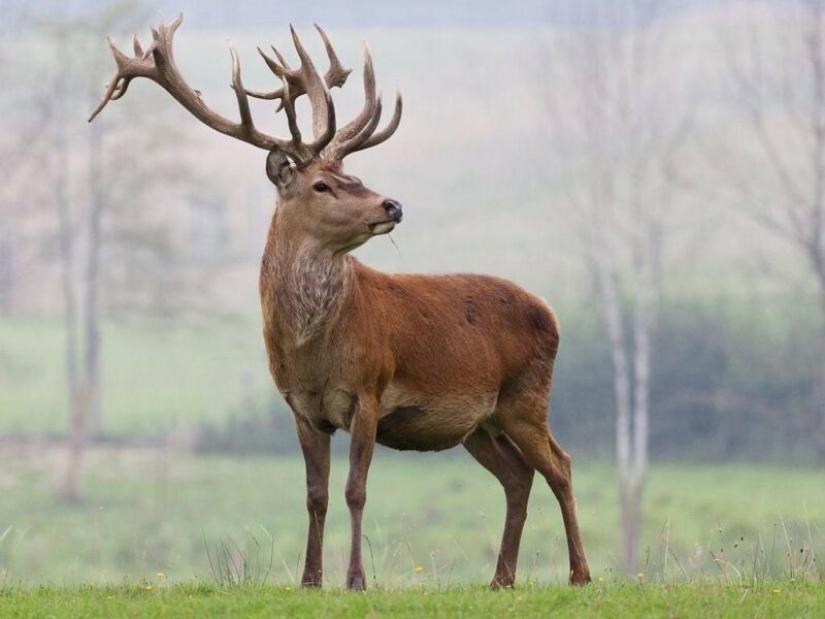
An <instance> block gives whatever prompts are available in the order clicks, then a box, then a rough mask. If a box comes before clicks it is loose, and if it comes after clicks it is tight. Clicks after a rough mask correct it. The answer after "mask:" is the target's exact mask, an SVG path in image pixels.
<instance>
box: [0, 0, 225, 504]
mask: <svg viewBox="0 0 825 619" xmlns="http://www.w3.org/2000/svg"><path fill="white" fill-rule="evenodd" d="M148 19H149V17H148V15H147V11H146V10H145V9H144V8H143V7H142V5H141V4H140V3H139V2H135V1H131V0H123V1H120V2H117V3H114V4H111V5H107V6H106V7H105V8H104V9H101V10H100V11H99V12H97V13H95V14H93V15H91V16H80V17H73V16H70V14H69V12H68V9H65V7H64V6H63V5H58V4H55V5H53V6H51V7H50V8H49V10H48V11H43V12H42V13H40V12H37V13H34V12H30V13H29V14H27V16H26V21H27V24H28V25H29V26H30V30H31V33H32V34H31V36H30V40H28V41H27V44H28V45H29V46H31V50H32V51H33V52H36V53H32V54H31V55H29V56H27V60H26V66H25V69H24V70H23V71H21V72H22V73H31V75H30V76H29V77H28V79H29V81H28V82H25V81H22V82H18V83H16V84H15V87H16V89H15V90H13V91H12V92H14V93H20V92H32V91H34V89H33V83H39V84H46V85H47V87H46V88H42V87H41V88H39V89H38V90H36V92H42V93H44V94H43V95H42V98H38V101H40V103H41V105H40V108H37V107H35V110H36V109H42V113H41V114H40V115H39V116H38V117H37V118H36V119H34V121H33V122H32V125H33V126H36V127H37V128H38V135H39V136H40V137H41V139H39V140H31V139H30V136H28V135H27V134H26V133H25V132H23V131H18V132H15V133H14V134H13V135H12V137H11V139H10V142H11V143H12V144H14V145H15V148H17V149H18V151H20V150H22V149H25V148H28V149H34V150H35V152H31V153H28V156H27V157H24V158H23V160H24V161H30V160H39V161H41V162H45V164H44V165H41V166H39V168H38V170H37V176H36V177H33V176H32V177H29V178H28V179H27V183H26V193H25V194H21V193H20V192H18V193H17V194H15V195H14V196H13V199H14V201H15V202H16V203H19V204H21V205H22V210H26V211H35V210H38V209H37V207H38V206H43V207H48V208H49V209H51V211H52V213H53V215H54V222H55V224H54V229H53V234H51V233H49V230H48V227H44V226H42V225H41V226H40V228H39V230H40V232H41V235H40V237H39V240H38V242H39V243H41V244H42V245H43V246H44V247H45V248H48V247H49V246H50V245H51V244H52V242H53V241H56V243H55V245H56V248H57V249H56V252H52V251H50V250H48V249H46V250H45V251H44V252H43V254H44V256H46V257H48V256H53V257H54V258H55V260H56V263H57V264H58V265H59V272H60V281H61V296H62V303H61V305H62V311H63V322H64V326H65V338H66V344H65V349H66V382H67V391H68V396H69V397H68V401H69V417H70V436H71V439H70V455H69V461H68V464H67V469H66V479H65V484H64V488H63V494H64V495H65V497H66V498H67V499H70V500H77V499H79V498H80V495H81V492H80V472H81V465H82V459H83V453H84V449H85V445H86V443H87V441H88V439H89V437H90V436H100V435H102V433H103V431H104V417H103V405H102V392H101V387H102V371H103V360H102V357H101V350H102V348H101V341H102V328H101V323H102V316H103V307H102V305H103V296H104V293H106V295H107V296H114V297H118V296H120V295H119V294H118V291H117V288H118V285H120V286H123V287H126V288H128V289H129V290H130V293H129V298H130V301H131V303H130V309H131V310H132V311H139V310H140V309H141V300H143V306H142V309H143V310H150V309H151V310H154V309H156V308H155V307H154V306H155V304H154V303H153V301H155V300H156V299H158V298H163V299H164V300H165V303H161V304H160V305H161V306H163V308H164V310H165V311H170V308H172V309H179V308H180V307H181V306H179V305H177V306H176V305H175V302H174V301H173V299H175V298H176V294H175V291H174V290H173V289H172V288H173V286H174V285H175V284H177V283H178V282H180V281H181V280H182V279H183V277H180V278H177V279H176V278H175V277H173V276H170V275H169V274H168V273H166V271H173V270H174V269H175V268H176V267H177V266H180V265H179V263H176V262H175V259H174V255H175V252H176V251H181V252H182V251H184V249H183V248H177V247H176V246H175V244H174V242H173V241H172V239H171V235H170V231H169V230H164V228H163V226H162V223H161V222H160V221H158V219H157V217H152V216H151V215H147V213H152V212H153V209H151V208H148V207H149V206H150V205H151V204H156V203H157V201H156V200H155V198H156V196H154V195H153V194H152V189H151V188H152V186H153V183H151V182H150V180H152V179H158V178H159V177H162V178H163V179H164V180H163V184H164V186H165V187H166V188H167V193H168V192H169V190H170V188H172V190H175V189H177V190H178V191H180V192H181V193H185V191H184V190H185V188H187V187H194V186H195V184H196V178H195V175H194V174H193V173H192V172H191V171H190V170H191V169H193V168H189V167H187V166H186V164H185V154H184V146H185V143H186V140H185V139H182V137H181V135H180V133H179V132H178V131H177V130H176V129H175V128H174V127H169V126H168V125H167V126H165V125H163V124H162V122H161V121H157V120H155V119H152V118H149V114H148V113H146V111H144V113H143V115H142V117H141V122H140V123H135V122H134V115H131V116H130V115H129V114H127V115H122V116H120V117H119V119H112V120H109V119H98V121H97V122H96V123H94V124H92V125H91V126H89V125H87V124H86V122H85V119H86V118H87V117H88V114H89V112H90V111H91V110H92V109H93V108H94V105H95V103H96V102H97V100H98V99H99V97H100V93H101V92H102V88H103V84H104V82H105V78H104V77H103V76H107V75H109V74H110V73H111V70H112V67H111V58H110V56H109V54H108V53H107V52H106V50H105V36H106V34H108V33H118V32H122V31H123V30H124V27H126V26H131V25H133V24H136V23H140V24H141V25H143V24H145V23H146V22H147V21H148ZM138 114H139V112H138ZM30 116H31V114H30ZM143 117H146V118H145V122H144V120H143ZM136 125H139V127H138V126H136ZM159 143H162V144H163V148H157V145H158V144H159ZM145 153H152V156H151V157H146V156H141V155H143V154H145ZM29 187H31V189H29ZM43 187H49V188H50V190H49V191H47V192H46V191H43V189H42V188H43ZM203 190H204V191H206V185H203ZM193 192H194V193H195V194H197V192H196V191H194V190H193ZM167 200H168V202H167V204H164V207H165V209H164V210H166V209H168V208H169V207H170V206H171V203H172V202H174V200H169V199H168V198H167ZM178 202H179V207H180V209H181V210H182V209H184V208H185V206H186V200H185V199H183V197H179V199H178ZM155 214H157V211H156V210H155ZM124 231H128V233H124ZM43 233H46V234H43ZM0 240H2V239H0ZM81 252H82V253H81ZM147 253H149V254H152V255H153V256H155V257H156V258H155V259H154V260H153V261H152V264H153V268H141V269H137V270H135V271H133V272H131V273H130V274H129V277H128V278H127V279H121V278H119V274H120V273H122V272H123V271H124V269H123V268H122V266H121V265H122V263H129V261H130V260H132V256H133V255H135V254H140V255H145V254H147ZM1 256H2V254H0V257H1ZM208 266H209V272H210V273H212V274H214V273H215V271H216V265H214V264H210V265H208ZM159 274H162V276H160V275H159ZM107 286H108V288H107ZM157 286H161V288H162V289H161V290H160V291H153V289H154V288H155V287H157ZM140 290H143V291H152V292H149V293H148V294H143V295H140V294H139V293H135V291H140ZM166 293H168V294H166Z"/></svg>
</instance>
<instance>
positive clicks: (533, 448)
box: [498, 396, 590, 585]
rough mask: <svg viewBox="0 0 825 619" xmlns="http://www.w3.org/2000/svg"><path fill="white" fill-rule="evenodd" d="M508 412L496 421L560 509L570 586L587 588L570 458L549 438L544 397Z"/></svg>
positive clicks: (523, 402) (587, 569)
mask: <svg viewBox="0 0 825 619" xmlns="http://www.w3.org/2000/svg"><path fill="white" fill-rule="evenodd" d="M508 408H509V410H500V411H499V415H498V421H499V423H500V424H501V427H502V429H503V430H504V432H506V433H507V435H508V436H509V437H510V439H511V440H512V441H513V443H515V445H516V446H517V447H518V448H519V450H521V453H522V455H523V456H524V458H525V460H527V462H528V464H529V465H530V466H532V467H533V468H535V469H536V470H537V471H538V472H539V473H540V474H541V475H542V476H543V477H544V478H545V479H546V480H547V483H548V485H549V486H550V489H551V490H552V491H553V494H554V495H556V499H557V500H558V502H559V506H560V507H561V516H562V520H563V521H564V531H565V535H566V537H567V551H568V554H569V558H570V584H573V585H583V584H587V583H589V582H590V567H589V566H588V564H587V557H586V556H585V553H584V544H583V543H582V539H581V533H580V531H579V521H578V518H577V517H576V500H575V498H574V497H573V481H572V475H571V467H570V456H569V455H567V453H566V452H565V451H564V450H563V449H562V448H561V447H560V446H559V444H558V443H557V442H556V441H555V439H554V438H553V437H552V436H551V435H550V428H549V426H548V424H547V413H546V411H547V397H540V398H538V397H537V398H529V396H528V398H527V399H522V400H520V401H518V402H512V403H510V406H509V407H508ZM525 409H526V410H525Z"/></svg>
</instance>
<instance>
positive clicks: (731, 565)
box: [0, 445, 825, 588]
mask: <svg viewBox="0 0 825 619" xmlns="http://www.w3.org/2000/svg"><path fill="white" fill-rule="evenodd" d="M2 449H3V452H4V462H5V466H4V467H3V470H2V471H0V487H2V489H3V501H2V503H0V577H2V582H3V583H5V584H6V585H13V584H17V583H22V584H23V585H25V586H33V585H41V584H47V585H56V586H62V585H78V584H84V583H94V584H96V585H109V584H113V583H114V584H116V583H120V582H121V581H122V580H123V578H129V579H130V580H131V581H133V582H140V581H142V580H145V581H147V582H152V583H157V582H158V576H157V575H158V574H162V580H163V582H164V583H180V582H189V581H191V580H192V579H193V578H197V579H199V581H200V582H210V581H212V582H214V581H216V580H217V581H221V580H223V581H224V582H226V581H229V580H232V578H229V577H228V576H227V574H226V572H227V570H226V569H216V567H215V564H216V558H217V557H222V558H223V559H227V558H228V559H230V560H231V561H232V562H234V564H236V565H240V564H241V563H243V562H244V560H245V561H246V568H245V570H237V571H238V572H240V574H235V576H234V579H235V580H241V581H244V580H246V581H247V582H267V583H271V584H281V585H290V586H295V584H296V580H298V579H299V578H300V570H301V558H302V552H303V546H304V536H305V531H306V515H305V508H304V477H303V475H304V473H303V464H302V462H301V461H300V459H299V458H289V457H283V458H246V459H230V458H223V457H221V458H218V457H198V456H194V455H191V454H188V453H177V452H169V451H157V450H148V449H147V450H131V451H127V452H123V451H115V450H105V449H98V450H95V451H93V452H92V453H90V455H89V458H88V460H87V463H86V467H85V481H84V486H83V490H84V493H85V496H86V497H87V499H86V501H84V502H83V503H81V504H66V503H64V502H63V501H61V499H60V498H59V496H58V489H59V487H60V483H61V481H62V475H63V467H64V464H65V456H66V454H65V451H63V450H61V449H57V448H46V447H44V446H37V445H30V446H27V447H20V446H16V447H15V446H12V445H3V447H2ZM346 472H347V465H346V462H345V461H344V460H338V459H336V460H335V461H334V462H333V470H332V479H331V499H330V512H329V515H328V520H327V523H328V525H327V537H326V542H327V543H326V555H325V562H326V574H325V576H326V581H327V583H328V584H329V585H330V586H338V585H340V583H342V582H343V574H344V571H345V564H346V556H347V552H348V545H349V520H348V514H347V510H346V505H345V503H344V499H343V488H344V482H345V478H346ZM575 484H576V495H577V498H578V504H579V515H580V519H581V523H582V530H583V535H584V540H585V544H586V546H587V551H588V555H589V557H590V561H591V566H592V569H593V575H594V578H595V579H596V580H597V582H601V583H617V582H624V581H625V580H626V576H625V575H622V574H621V573H620V572H619V570H618V568H617V561H616V559H615V554H616V549H617V548H618V537H617V535H618V523H617V520H618V518H617V508H616V504H617V498H616V490H615V481H614V473H613V470H612V467H611V466H609V465H606V464H593V463H587V462H582V463H579V464H577V465H576V466H575ZM823 487H825V472H823V471H821V470H805V469H791V468H780V467H770V466H754V465H737V466H733V465H731V466H721V467H720V466H699V465H690V466H687V465H686V466H679V465H667V466H664V465H658V466H654V467H653V468H652V470H651V474H650V478H649V482H648V485H647V489H646V494H645V506H644V529H643V536H642V547H643V551H642V553H641V554H642V557H643V559H642V564H641V565H640V566H639V575H633V576H632V577H631V579H632V580H633V581H634V582H635V581H637V580H639V581H643V582H645V583H648V582H659V583H669V584H675V583H682V582H695V581H697V580H701V579H705V578H706V579H711V580H713V581H721V582H727V583H737V584H739V583H745V584H759V583H761V582H768V581H771V580H775V579H783V578H797V579H813V580H820V581H821V580H822V578H823V568H822V565H821V563H820V560H821V559H820V558H821V557H823V556H825V533H823V525H824V524H825V493H823V492H822V488H823ZM503 511H504V500H503V496H502V492H501V489H500V487H499V486H498V484H497V482H495V481H494V479H493V478H492V477H491V476H490V475H489V474H488V473H487V472H486V471H484V470H483V469H482V468H481V467H479V466H478V465H476V464H475V463H474V462H473V461H472V460H471V459H470V458H469V456H466V455H463V454H461V453H460V452H453V454H452V455H451V454H450V453H449V452H448V453H447V454H429V455H417V456H416V455H404V454H399V453H396V452H390V451H386V450H380V451H379V452H378V453H377V454H376V458H375V463H374V465H373V468H372V471H371V474H370V481H369V498H368V501H367V510H366V513H365V521H364V533H365V535H366V537H367V539H368V544H366V545H365V568H366V570H367V574H368V577H369V579H370V582H371V585H373V586H376V585H377V586H380V587H384V588H398V587H409V586H417V585H428V586H440V587H448V586H453V585H459V584H460V585H463V584H479V583H486V582H487V581H488V580H489V578H490V577H491V575H492V573H493V567H494V564H495V558H496V553H497V548H498V543H499V538H500V533H501V528H502V526H503ZM210 560H211V563H212V565H211V566H210ZM566 575H567V557H566V548H565V543H564V537H563V532H562V526H561V518H560V516H559V513H558V508H557V505H556V503H555V499H554V498H553V496H552V494H551V492H550V491H549V489H548V488H547V487H546V485H545V484H544V483H543V482H540V481H536V483H535V485H534V490H533V495H532V497H531V502H530V515H529V518H528V521H527V525H526V528H525V534H524V540H523V543H522V553H521V558H520V565H519V580H520V582H535V583H541V584H556V583H563V582H565V580H566ZM598 579H601V581H599V580H598Z"/></svg>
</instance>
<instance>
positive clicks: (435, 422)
mask: <svg viewBox="0 0 825 619" xmlns="http://www.w3.org/2000/svg"><path fill="white" fill-rule="evenodd" d="M496 396H497V394H495V393H491V394H487V395H483V394H482V395H479V394H474V395H472V396H463V395H461V394H451V395H448V396H433V395H428V394H413V393H408V392H403V391H400V390H398V389H393V388H392V386H391V387H390V388H389V389H387V392H385V394H384V397H382V398H381V410H382V415H381V417H380V419H379V420H378V432H377V436H376V440H377V442H378V443H380V444H381V445H384V446H386V447H391V448H392V449H400V450H414V451H441V450H442V449H449V448H450V447H455V446H456V445H458V444H459V443H461V442H462V441H463V440H464V438H465V437H466V436H467V435H468V434H470V433H471V432H472V431H473V430H475V428H476V427H477V426H478V425H479V424H480V423H482V422H483V421H484V420H485V419H486V418H487V417H489V416H490V415H491V414H492V413H493V411H494V409H495V405H496Z"/></svg>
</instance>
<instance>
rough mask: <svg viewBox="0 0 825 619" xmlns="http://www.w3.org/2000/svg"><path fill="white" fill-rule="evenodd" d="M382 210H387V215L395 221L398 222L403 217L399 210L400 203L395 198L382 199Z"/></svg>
mask: <svg viewBox="0 0 825 619" xmlns="http://www.w3.org/2000/svg"><path fill="white" fill-rule="evenodd" d="M383 206H384V210H385V211H387V215H389V216H390V218H391V219H392V220H393V221H394V222H395V223H398V222H400V221H401V218H402V217H403V213H402V212H401V204H400V203H398V202H396V201H395V200H384V205H383Z"/></svg>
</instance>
